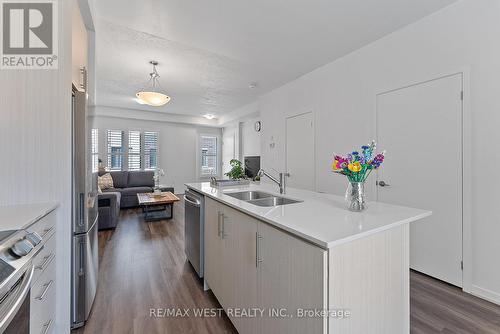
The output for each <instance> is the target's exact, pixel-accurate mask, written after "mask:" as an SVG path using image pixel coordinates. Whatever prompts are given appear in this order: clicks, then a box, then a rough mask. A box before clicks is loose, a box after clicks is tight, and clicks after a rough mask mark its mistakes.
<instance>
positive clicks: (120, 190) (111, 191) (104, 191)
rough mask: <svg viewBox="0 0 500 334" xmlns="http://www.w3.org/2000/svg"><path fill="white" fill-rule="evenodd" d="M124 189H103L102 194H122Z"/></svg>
mask: <svg viewBox="0 0 500 334" xmlns="http://www.w3.org/2000/svg"><path fill="white" fill-rule="evenodd" d="M121 192H122V188H109V189H103V190H102V193H103V194H107V193H121Z"/></svg>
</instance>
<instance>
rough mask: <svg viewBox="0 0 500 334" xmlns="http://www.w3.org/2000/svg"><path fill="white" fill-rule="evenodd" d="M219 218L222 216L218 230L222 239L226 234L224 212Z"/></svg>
mask: <svg viewBox="0 0 500 334" xmlns="http://www.w3.org/2000/svg"><path fill="white" fill-rule="evenodd" d="M220 216H221V218H222V222H221V226H222V228H221V231H220V235H221V237H222V239H225V238H226V237H227V236H228V235H227V234H226V215H225V214H224V213H221V215H220Z"/></svg>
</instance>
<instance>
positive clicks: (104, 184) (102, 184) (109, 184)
mask: <svg viewBox="0 0 500 334" xmlns="http://www.w3.org/2000/svg"><path fill="white" fill-rule="evenodd" d="M97 185H98V187H99V189H101V190H103V189H104V190H106V189H110V188H113V187H114V185H113V178H112V177H111V175H110V174H109V173H106V174H104V175H103V176H99V177H98V178H97Z"/></svg>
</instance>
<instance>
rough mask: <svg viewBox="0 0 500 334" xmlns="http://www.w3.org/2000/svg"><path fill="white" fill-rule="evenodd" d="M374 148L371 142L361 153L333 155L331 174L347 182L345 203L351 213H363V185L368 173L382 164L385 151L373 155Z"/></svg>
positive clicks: (373, 142)
mask: <svg viewBox="0 0 500 334" xmlns="http://www.w3.org/2000/svg"><path fill="white" fill-rule="evenodd" d="M376 146H377V145H376V143H375V141H372V142H371V144H370V145H369V146H368V145H365V146H361V153H360V152H358V151H354V152H352V153H350V154H348V155H347V157H343V156H340V155H334V158H333V163H332V170H333V172H334V173H338V174H342V175H345V176H347V179H348V180H349V187H348V188H347V192H346V201H347V203H348V207H349V210H351V211H363V210H364V209H365V208H366V203H365V191H364V183H365V181H366V179H367V178H368V176H369V175H370V173H371V172H372V171H373V170H374V169H378V168H379V167H380V166H381V165H382V163H383V162H384V158H385V151H383V152H382V153H379V154H375V149H376Z"/></svg>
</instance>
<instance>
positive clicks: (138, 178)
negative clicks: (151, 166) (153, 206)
mask: <svg viewBox="0 0 500 334" xmlns="http://www.w3.org/2000/svg"><path fill="white" fill-rule="evenodd" d="M154 174H155V173H154V172H153V171H132V172H128V187H154V185H155V181H154V179H153V177H154Z"/></svg>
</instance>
